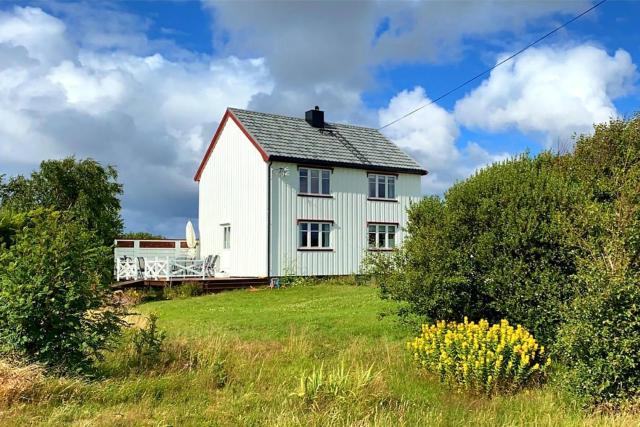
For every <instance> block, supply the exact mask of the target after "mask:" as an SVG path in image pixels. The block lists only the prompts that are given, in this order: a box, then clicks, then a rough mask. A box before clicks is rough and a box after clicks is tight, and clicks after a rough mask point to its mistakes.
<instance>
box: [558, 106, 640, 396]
mask: <svg viewBox="0 0 640 427" xmlns="http://www.w3.org/2000/svg"><path fill="white" fill-rule="evenodd" d="M566 166H567V171H568V173H569V175H570V176H571V177H572V178H573V179H575V180H576V181H578V182H580V183H582V184H583V191H584V195H585V198H586V201H585V203H584V204H583V205H582V206H581V208H580V209H577V210H576V211H575V212H574V214H573V215H572V216H571V217H570V220H569V221H567V225H566V229H567V232H568V236H569V238H570V239H572V240H573V241H574V243H575V244H576V246H578V247H579V248H580V251H579V252H578V256H577V265H578V271H577V273H576V275H575V280H576V281H577V282H578V283H579V284H580V288H581V289H583V292H582V293H581V295H580V296H579V297H578V298H576V300H575V301H574V302H573V303H572V305H571V306H570V308H569V310H567V312H566V318H565V323H564V325H563V327H562V329H561V332H560V336H559V340H558V345H557V347H558V350H559V351H560V352H561V355H562V358H563V362H564V364H565V365H566V366H567V367H568V368H569V369H568V372H567V378H566V381H565V383H566V384H568V385H569V386H570V387H569V389H570V390H571V391H572V392H573V393H575V394H577V395H578V396H580V397H581V398H583V399H585V400H586V401H587V402H588V403H592V404H607V405H614V406H617V405H621V404H624V403H625V402H626V401H633V400H634V399H637V398H638V397H640V116H637V117H636V118H634V119H633V120H629V121H624V120H613V121H611V122H610V123H608V124H606V125H599V126H596V132H595V134H594V135H593V136H588V137H581V138H579V139H578V141H577V145H576V150H575V154H573V155H572V156H571V157H570V158H568V159H567V164H566Z"/></svg>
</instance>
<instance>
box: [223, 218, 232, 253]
mask: <svg viewBox="0 0 640 427" xmlns="http://www.w3.org/2000/svg"><path fill="white" fill-rule="evenodd" d="M229 248H231V226H230V225H229V224H224V225H223V226H222V249H229Z"/></svg>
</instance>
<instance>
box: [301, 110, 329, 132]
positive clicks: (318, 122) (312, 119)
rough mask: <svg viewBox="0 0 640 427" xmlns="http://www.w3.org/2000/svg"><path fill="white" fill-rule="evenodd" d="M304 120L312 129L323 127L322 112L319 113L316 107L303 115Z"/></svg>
mask: <svg viewBox="0 0 640 427" xmlns="http://www.w3.org/2000/svg"><path fill="white" fill-rule="evenodd" d="M304 119H305V120H306V121H307V123H309V124H310V125H311V126H313V127H314V128H323V127H324V111H321V110H320V107H318V106H317V105H316V108H314V109H313V110H309V111H307V112H306V113H304Z"/></svg>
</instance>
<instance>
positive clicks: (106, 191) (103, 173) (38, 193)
mask: <svg viewBox="0 0 640 427" xmlns="http://www.w3.org/2000/svg"><path fill="white" fill-rule="evenodd" d="M117 178H118V173H117V171H116V169H115V168H114V167H113V166H106V167H104V166H102V165H101V164H100V163H98V162H96V161H95V160H92V159H83V160H76V159H75V158H74V157H68V158H66V159H63V160H46V161H43V162H42V163H41V164H40V170H39V171H35V172H33V173H32V174H31V175H30V177H29V178H26V177H24V176H22V175H18V176H16V177H12V178H11V179H9V181H7V182H5V183H3V182H2V180H0V205H2V206H3V207H5V208H9V209H11V210H13V211H23V212H24V211H29V210H32V209H35V208H37V207H45V208H52V209H54V210H57V211H68V212H70V213H71V214H72V216H73V217H74V218H75V219H76V220H78V221H80V222H81V223H82V224H84V225H85V226H86V227H87V228H88V229H89V230H92V231H94V232H95V235H96V237H97V238H98V239H99V241H100V242H101V243H102V244H104V245H106V246H111V245H112V244H113V239H115V238H116V237H117V236H118V235H119V234H120V233H121V231H122V226H123V222H122V218H121V216H120V199H119V196H120V195H121V194H122V185H121V184H119V183H118V182H117Z"/></svg>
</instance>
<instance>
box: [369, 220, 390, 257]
mask: <svg viewBox="0 0 640 427" xmlns="http://www.w3.org/2000/svg"><path fill="white" fill-rule="evenodd" d="M372 236H373V238H374V243H373V244H372V242H371V237H372ZM390 237H393V239H391V238H390ZM391 241H393V244H390V242H391ZM397 245H398V224H389V223H378V222H370V223H368V224H367V247H368V248H369V250H372V251H390V250H393V249H395V248H396V247H397Z"/></svg>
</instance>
